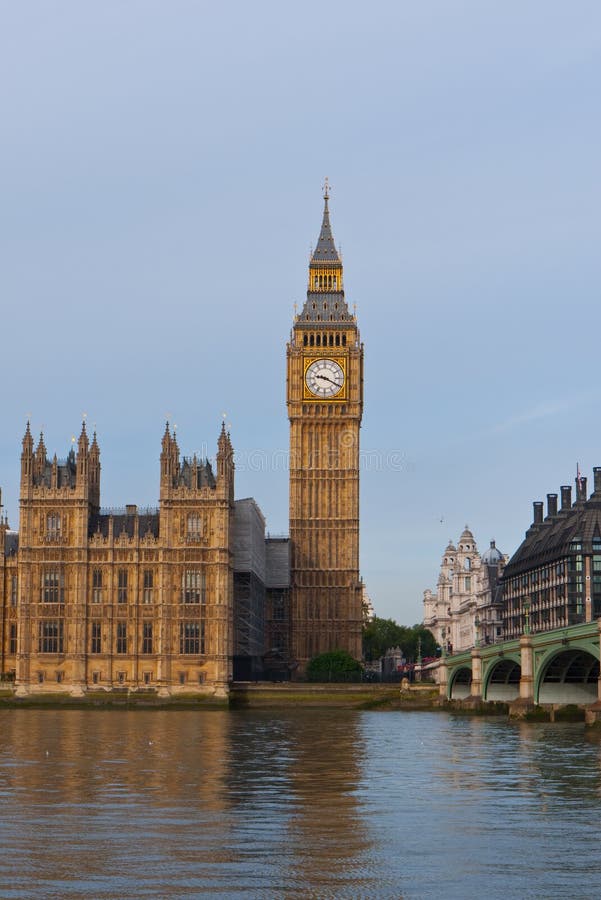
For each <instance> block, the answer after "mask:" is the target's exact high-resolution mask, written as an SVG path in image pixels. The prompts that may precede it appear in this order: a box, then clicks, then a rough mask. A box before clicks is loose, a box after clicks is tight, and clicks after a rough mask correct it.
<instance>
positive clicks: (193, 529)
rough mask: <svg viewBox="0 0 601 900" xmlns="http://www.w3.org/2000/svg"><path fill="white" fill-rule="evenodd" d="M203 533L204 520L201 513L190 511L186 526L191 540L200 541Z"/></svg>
mask: <svg viewBox="0 0 601 900" xmlns="http://www.w3.org/2000/svg"><path fill="white" fill-rule="evenodd" d="M201 534H202V521H201V518H200V515H199V513H190V514H189V515H188V522H187V528H186V535H187V538H188V540H189V541H199V540H200V536H201Z"/></svg>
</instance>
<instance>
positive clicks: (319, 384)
mask: <svg viewBox="0 0 601 900" xmlns="http://www.w3.org/2000/svg"><path fill="white" fill-rule="evenodd" d="M305 384H306V385H307V388H308V389H309V390H310V392H311V393H312V394H313V395H314V396H315V397H320V398H323V399H324V400H327V399H328V398H330V397H335V396H336V395H337V394H339V393H340V391H341V390H342V388H343V387H344V370H343V368H342V366H341V365H340V364H339V363H337V362H336V361H335V360H333V359H316V360H315V362H312V363H311V365H310V366H308V368H307V371H306V372H305Z"/></svg>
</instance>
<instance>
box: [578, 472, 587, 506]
mask: <svg viewBox="0 0 601 900" xmlns="http://www.w3.org/2000/svg"><path fill="white" fill-rule="evenodd" d="M579 500H586V478H583V477H582V475H581V476H580V478H577V479H576V502H578V501H579Z"/></svg>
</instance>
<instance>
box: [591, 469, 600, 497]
mask: <svg viewBox="0 0 601 900" xmlns="http://www.w3.org/2000/svg"><path fill="white" fill-rule="evenodd" d="M593 472H594V475H595V494H601V466H595V468H594V469H593Z"/></svg>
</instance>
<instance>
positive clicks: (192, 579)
mask: <svg viewBox="0 0 601 900" xmlns="http://www.w3.org/2000/svg"><path fill="white" fill-rule="evenodd" d="M182 602H183V603H204V602H205V577H204V572H201V571H200V570H199V569H187V570H186V571H185V572H184V574H183V575H182Z"/></svg>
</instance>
